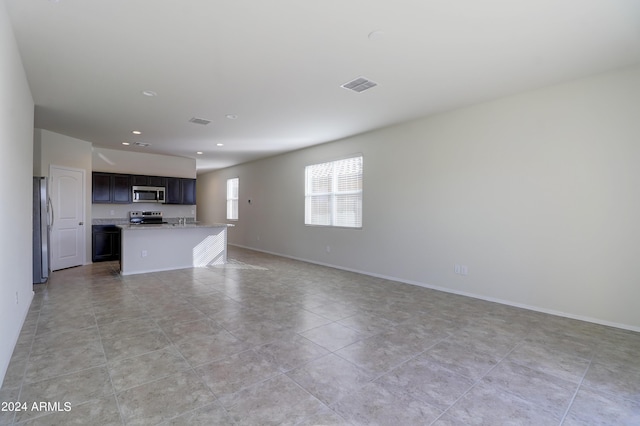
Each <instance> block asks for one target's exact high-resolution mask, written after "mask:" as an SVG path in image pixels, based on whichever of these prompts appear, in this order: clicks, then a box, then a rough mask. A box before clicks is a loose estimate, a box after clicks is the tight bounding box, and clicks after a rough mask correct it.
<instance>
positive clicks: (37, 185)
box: [33, 176, 50, 284]
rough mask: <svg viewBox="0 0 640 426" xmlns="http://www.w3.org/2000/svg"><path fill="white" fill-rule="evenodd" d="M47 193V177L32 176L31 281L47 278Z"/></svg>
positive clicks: (36, 281) (48, 222) (39, 282)
mask: <svg viewBox="0 0 640 426" xmlns="http://www.w3.org/2000/svg"><path fill="white" fill-rule="evenodd" d="M49 206H50V203H49V193H48V188H47V178H46V177H40V176H34V178H33V283H34V284H41V283H44V282H46V281H47V279H49V224H50V221H49V217H50V216H49Z"/></svg>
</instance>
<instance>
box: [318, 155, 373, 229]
mask: <svg viewBox="0 0 640 426" xmlns="http://www.w3.org/2000/svg"><path fill="white" fill-rule="evenodd" d="M362 166H363V160H362V156H358V157H352V158H346V159H343V160H337V161H331V162H328V163H321V164H313V165H310V166H307V167H306V168H305V225H322V226H340V227H347V228H361V227H362V168H363V167H362Z"/></svg>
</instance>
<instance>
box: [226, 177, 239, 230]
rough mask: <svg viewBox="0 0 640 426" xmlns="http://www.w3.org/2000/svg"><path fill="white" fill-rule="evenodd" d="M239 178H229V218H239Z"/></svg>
mask: <svg viewBox="0 0 640 426" xmlns="http://www.w3.org/2000/svg"><path fill="white" fill-rule="evenodd" d="M239 185H240V179H239V178H233V179H227V219H228V220H238V187H239Z"/></svg>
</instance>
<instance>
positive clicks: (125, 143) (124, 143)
mask: <svg viewBox="0 0 640 426" xmlns="http://www.w3.org/2000/svg"><path fill="white" fill-rule="evenodd" d="M122 145H131V144H130V143H129V142H122Z"/></svg>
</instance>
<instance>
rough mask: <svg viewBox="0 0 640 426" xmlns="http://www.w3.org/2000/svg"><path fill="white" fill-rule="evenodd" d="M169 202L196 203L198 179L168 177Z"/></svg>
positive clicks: (167, 195) (167, 197)
mask: <svg viewBox="0 0 640 426" xmlns="http://www.w3.org/2000/svg"><path fill="white" fill-rule="evenodd" d="M166 188H167V193H166V199H167V204H188V205H194V204H195V203H196V180H195V179H186V178H167V186H166Z"/></svg>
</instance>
